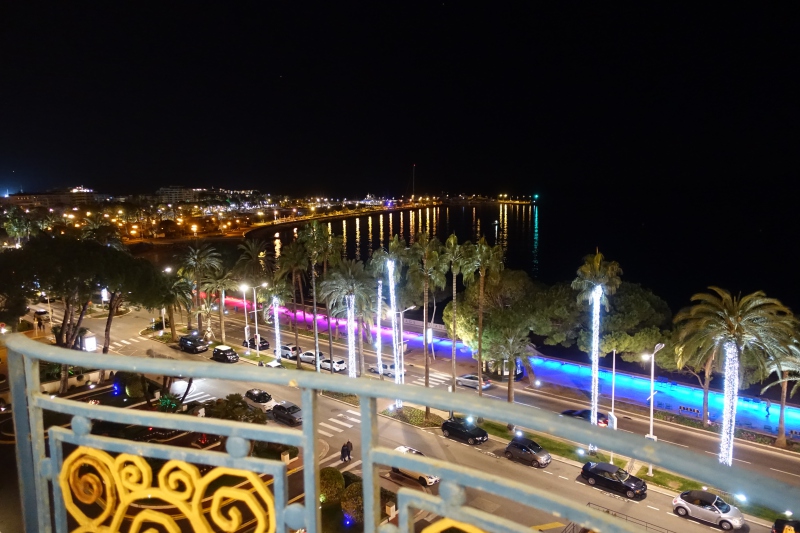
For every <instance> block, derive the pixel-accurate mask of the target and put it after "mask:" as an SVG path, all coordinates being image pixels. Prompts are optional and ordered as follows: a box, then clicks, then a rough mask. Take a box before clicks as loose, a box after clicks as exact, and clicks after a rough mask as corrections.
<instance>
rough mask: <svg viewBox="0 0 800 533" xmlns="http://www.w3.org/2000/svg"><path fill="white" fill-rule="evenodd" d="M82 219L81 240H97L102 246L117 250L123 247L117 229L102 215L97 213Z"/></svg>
mask: <svg viewBox="0 0 800 533" xmlns="http://www.w3.org/2000/svg"><path fill="white" fill-rule="evenodd" d="M83 221H84V225H83V227H82V228H81V238H82V239H83V240H87V241H95V242H99V243H100V244H102V245H104V246H110V247H112V248H115V249H117V250H124V249H125V245H124V244H122V240H121V239H120V236H119V229H118V228H117V226H114V225H113V224H111V222H110V221H109V219H107V218H105V217H104V216H103V215H101V214H97V215H95V216H94V217H87V218H84V219H83Z"/></svg>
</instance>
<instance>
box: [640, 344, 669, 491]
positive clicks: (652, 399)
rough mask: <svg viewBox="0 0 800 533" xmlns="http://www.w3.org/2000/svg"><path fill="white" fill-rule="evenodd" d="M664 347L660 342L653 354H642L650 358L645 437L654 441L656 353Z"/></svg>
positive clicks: (649, 469) (651, 474) (649, 467)
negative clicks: (648, 413) (648, 425)
mask: <svg viewBox="0 0 800 533" xmlns="http://www.w3.org/2000/svg"><path fill="white" fill-rule="evenodd" d="M663 347H664V344H662V343H660V342H659V343H658V344H656V347H655V348H654V349H653V353H652V354H648V353H646V354H642V359H643V360H645V361H647V360H648V359H650V433H649V434H647V435H645V438H646V439H651V440H653V441H656V440H658V439H657V438H656V436H655V435H654V434H653V404H654V403H655V395H656V391H655V386H656V381H655V376H656V374H655V372H656V354H657V353H658V351H659V350H660V349H661V348H663ZM647 475H648V476H650V477H652V476H653V465H652V463H651V464H650V465H649V466H648V468H647Z"/></svg>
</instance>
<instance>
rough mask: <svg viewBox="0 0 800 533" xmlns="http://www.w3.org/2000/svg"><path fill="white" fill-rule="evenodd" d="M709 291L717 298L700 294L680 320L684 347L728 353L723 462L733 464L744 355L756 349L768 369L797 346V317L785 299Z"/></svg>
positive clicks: (690, 351) (716, 290) (758, 294)
mask: <svg viewBox="0 0 800 533" xmlns="http://www.w3.org/2000/svg"><path fill="white" fill-rule="evenodd" d="M709 289H710V290H711V291H712V293H713V294H709V293H698V294H695V295H694V296H692V301H693V302H697V303H695V304H694V305H693V306H692V307H690V308H689V309H685V310H683V311H681V312H680V313H678V315H676V317H675V321H676V322H677V323H680V324H681V327H680V330H679V334H678V346H679V349H680V350H688V352H689V353H692V352H694V351H697V349H698V348H697V347H698V346H706V347H708V346H709V345H711V344H714V345H717V346H719V347H721V348H722V349H723V350H724V351H725V389H724V392H725V397H724V400H723V406H724V411H723V418H722V434H721V435H722V436H721V439H720V453H719V461H720V462H721V463H723V464H726V465H728V466H731V464H732V462H733V434H734V430H735V424H736V402H737V400H738V389H739V361H740V360H741V358H742V354H743V353H744V352H745V350H752V351H753V353H754V354H755V356H756V359H761V362H760V363H759V364H763V365H764V366H766V364H765V363H764V362H765V361H766V360H767V359H768V357H769V354H770V353H781V352H782V351H785V349H786V346H787V345H788V344H789V343H791V342H792V339H793V337H794V327H795V319H794V317H793V316H792V314H791V312H790V311H789V309H788V308H787V307H785V306H784V305H783V304H782V303H781V302H780V301H778V300H776V299H774V298H767V297H766V295H765V294H764V293H763V292H761V291H757V292H754V293H752V294H748V295H747V296H744V297H733V296H731V294H730V293H729V292H728V291H726V290H724V289H720V288H718V287H709Z"/></svg>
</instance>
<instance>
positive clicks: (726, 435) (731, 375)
mask: <svg viewBox="0 0 800 533" xmlns="http://www.w3.org/2000/svg"><path fill="white" fill-rule="evenodd" d="M738 401H739V358H738V357H737V354H736V345H735V344H733V343H732V342H726V343H725V396H724V398H723V400H722V403H723V408H722V433H721V434H720V441H719V462H720V463H722V464H724V465H728V466H731V465H732V464H733V432H734V431H735V429H736V427H735V425H734V424H735V422H736V403H737V402H738Z"/></svg>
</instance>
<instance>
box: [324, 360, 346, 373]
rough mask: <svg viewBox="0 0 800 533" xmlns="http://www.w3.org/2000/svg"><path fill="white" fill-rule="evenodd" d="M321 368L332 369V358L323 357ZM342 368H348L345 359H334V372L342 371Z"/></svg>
mask: <svg viewBox="0 0 800 533" xmlns="http://www.w3.org/2000/svg"><path fill="white" fill-rule="evenodd" d="M319 368H320V369H321V370H330V369H331V360H330V359H323V360H322V361H320V362H319ZM342 370H347V363H345V362H344V359H335V360H334V361H333V371H334V372H341V371H342Z"/></svg>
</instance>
